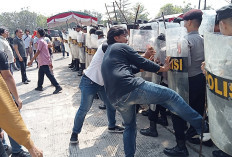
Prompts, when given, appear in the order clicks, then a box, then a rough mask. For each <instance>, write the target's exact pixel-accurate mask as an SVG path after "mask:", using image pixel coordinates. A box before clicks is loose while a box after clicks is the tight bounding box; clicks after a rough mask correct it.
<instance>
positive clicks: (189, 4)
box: [182, 1, 193, 13]
mask: <svg viewBox="0 0 232 157" xmlns="http://www.w3.org/2000/svg"><path fill="white" fill-rule="evenodd" d="M183 3H184V4H185V1H184V2H183ZM191 9H193V7H192V4H191V3H187V4H186V5H185V6H184V7H183V8H182V12H183V13H186V12H188V11H189V10H191Z"/></svg>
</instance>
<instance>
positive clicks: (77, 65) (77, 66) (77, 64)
mask: <svg viewBox="0 0 232 157" xmlns="http://www.w3.org/2000/svg"><path fill="white" fill-rule="evenodd" d="M79 63H80V62H79V59H75V68H73V69H72V71H79V70H80V69H79Z"/></svg>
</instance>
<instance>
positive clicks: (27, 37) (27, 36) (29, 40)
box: [23, 29, 33, 60]
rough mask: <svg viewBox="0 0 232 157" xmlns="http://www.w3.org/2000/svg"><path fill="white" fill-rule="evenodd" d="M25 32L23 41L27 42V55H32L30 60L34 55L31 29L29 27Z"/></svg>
mask: <svg viewBox="0 0 232 157" xmlns="http://www.w3.org/2000/svg"><path fill="white" fill-rule="evenodd" d="M24 33H25V34H24V35H23V42H24V44H25V49H26V54H27V57H28V56H30V60H31V59H32V57H33V52H32V38H31V35H30V30H29V29H25V32H24Z"/></svg>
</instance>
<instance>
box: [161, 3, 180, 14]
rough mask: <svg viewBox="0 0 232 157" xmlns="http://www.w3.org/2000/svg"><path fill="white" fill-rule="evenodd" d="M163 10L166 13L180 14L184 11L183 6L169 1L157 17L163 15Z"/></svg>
mask: <svg viewBox="0 0 232 157" xmlns="http://www.w3.org/2000/svg"><path fill="white" fill-rule="evenodd" d="M162 12H163V13H164V15H171V14H178V13H182V8H181V7H180V6H174V5H172V4H171V3H168V4H166V5H164V6H163V7H161V8H160V11H159V13H158V14H157V17H160V16H161V15H162Z"/></svg>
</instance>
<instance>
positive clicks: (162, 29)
mask: <svg viewBox="0 0 232 157" xmlns="http://www.w3.org/2000/svg"><path fill="white" fill-rule="evenodd" d="M165 25H166V29H168V28H175V27H180V24H179V23H172V22H165ZM166 29H165V26H164V22H162V21H161V22H159V34H161V33H163V34H165V31H166Z"/></svg>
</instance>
